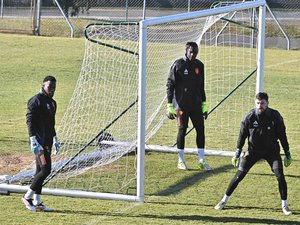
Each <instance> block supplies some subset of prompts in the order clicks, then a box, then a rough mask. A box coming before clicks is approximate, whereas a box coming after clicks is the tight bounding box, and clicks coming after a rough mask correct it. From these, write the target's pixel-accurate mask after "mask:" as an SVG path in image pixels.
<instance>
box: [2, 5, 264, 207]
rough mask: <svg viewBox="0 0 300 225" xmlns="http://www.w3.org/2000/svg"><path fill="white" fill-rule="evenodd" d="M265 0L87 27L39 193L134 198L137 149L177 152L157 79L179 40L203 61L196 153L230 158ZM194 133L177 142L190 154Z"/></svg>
mask: <svg viewBox="0 0 300 225" xmlns="http://www.w3.org/2000/svg"><path fill="white" fill-rule="evenodd" d="M265 4H266V2H265V1H264V0H257V1H251V2H243V3H239V4H228V5H227V6H222V7H217V8H212V9H208V10H203V11H197V12H190V13H184V14H178V15H172V16H166V17H160V18H153V19H147V20H143V21H141V22H140V23H130V22H122V23H116V22H115V23H95V24H90V25H88V26H87V27H86V30H85V33H86V45H85V55H84V60H83V64H82V69H81V72H80V76H79V78H78V80H77V84H76V87H75V89H74V93H73V95H72V97H71V99H70V102H69V105H68V108H67V110H66V112H65V114H64V116H63V118H62V120H61V123H60V125H59V128H58V130H57V134H58V136H59V137H60V141H61V152H60V154H59V155H58V156H55V157H53V164H52V172H51V174H50V175H49V177H48V178H47V180H46V181H45V183H44V188H43V194H50V195H64V196H72V197H88V198H99V199H114V200H128V201H139V202H143V201H144V196H145V193H144V179H145V157H147V156H145V151H146V150H147V151H151V150H154V151H157V152H174V153H175V152H176V151H177V150H176V148H175V147H173V146H174V145H173V143H174V141H175V140H176V133H177V127H176V124H175V123H174V121H170V120H168V119H167V117H166V81H167V75H168V72H169V68H170V66H171V64H172V63H173V62H174V61H175V60H176V59H177V58H179V57H182V56H183V54H184V51H185V48H184V46H185V43H186V42H188V41H195V42H197V43H198V45H199V54H198V58H200V60H201V61H203V62H204V65H205V90H206V95H207V102H208V104H209V108H210V115H209V118H208V119H207V120H206V122H205V127H206V128H205V129H206V149H207V151H206V154H208V155H214V156H231V155H232V154H233V148H234V147H235V143H236V138H237V134H238V129H239V124H240V121H241V120H242V117H243V116H244V115H245V113H246V112H247V111H249V109H250V108H251V107H253V100H254V96H255V92H257V91H261V90H262V87H263V61H264V53H263V49H264V36H263V35H264V26H265V22H264V19H265V18H264V17H265ZM253 12H255V13H254V14H253ZM253 21H255V23H254V24H255V25H253ZM253 33H255V35H253ZM216 40H217V41H216ZM255 75H256V76H255ZM194 136H195V134H194V132H191V134H189V135H188V136H187V138H186V147H187V152H188V153H191V154H193V153H194V151H193V148H192V147H194V146H195V138H194ZM230 150H231V151H230ZM33 175H34V165H32V167H28V168H26V169H24V170H23V171H21V172H20V173H19V174H16V175H12V176H10V177H6V176H4V178H5V180H4V182H1V183H0V192H5V191H7V192H24V191H26V189H27V188H28V185H29V184H30V183H31V179H32V176H33Z"/></svg>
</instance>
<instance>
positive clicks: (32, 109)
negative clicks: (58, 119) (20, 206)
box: [22, 76, 60, 212]
mask: <svg viewBox="0 0 300 225" xmlns="http://www.w3.org/2000/svg"><path fill="white" fill-rule="evenodd" d="M55 89H56V79H55V77H53V76H46V77H45V78H44V79H43V84H42V88H41V90H40V92H39V93H38V94H36V95H35V96H33V97H32V98H30V99H29V101H28V104H27V107H28V109H27V113H26V123H27V127H28V133H29V139H30V148H31V151H32V153H33V154H34V155H35V159H36V173H35V175H34V178H33V181H32V183H31V185H30V187H29V188H28V190H27V192H26V193H25V195H24V196H23V197H22V202H23V203H24V205H25V207H26V208H27V209H28V210H30V211H34V212H35V211H45V212H49V211H52V209H50V208H48V207H47V206H45V205H44V204H43V203H42V202H41V193H42V187H43V182H44V180H45V179H46V178H47V176H48V175H49V174H50V172H51V151H52V150H51V149H52V145H53V144H54V147H55V149H54V153H55V154H58V152H59V148H60V146H59V142H58V140H57V137H56V131H55V114H56V102H55V100H54V99H53V96H54V93H55Z"/></svg>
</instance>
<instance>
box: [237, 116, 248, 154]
mask: <svg viewBox="0 0 300 225" xmlns="http://www.w3.org/2000/svg"><path fill="white" fill-rule="evenodd" d="M248 127H249V120H248V116H246V117H245V118H244V120H243V121H242V122H241V127H240V133H239V137H238V140H237V145H236V148H237V149H243V147H244V144H245V141H246V138H247V137H248V136H249V129H248Z"/></svg>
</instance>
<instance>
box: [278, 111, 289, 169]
mask: <svg viewBox="0 0 300 225" xmlns="http://www.w3.org/2000/svg"><path fill="white" fill-rule="evenodd" d="M276 133H277V136H278V139H279V141H280V144H281V146H282V148H283V151H284V155H285V157H284V166H285V167H288V166H289V165H291V163H292V156H291V152H290V147H289V143H288V140H287V136H286V128H285V124H284V121H283V118H282V116H281V115H280V114H279V112H278V113H277V116H276Z"/></svg>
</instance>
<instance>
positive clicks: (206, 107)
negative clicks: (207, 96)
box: [202, 102, 208, 120]
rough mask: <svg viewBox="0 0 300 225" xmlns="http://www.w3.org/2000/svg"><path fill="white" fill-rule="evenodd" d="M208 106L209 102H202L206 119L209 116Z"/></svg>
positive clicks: (203, 114)
mask: <svg viewBox="0 0 300 225" xmlns="http://www.w3.org/2000/svg"><path fill="white" fill-rule="evenodd" d="M207 111H208V106H207V103H206V102H202V116H203V118H204V119H205V120H206V119H207V116H208V113H207Z"/></svg>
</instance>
